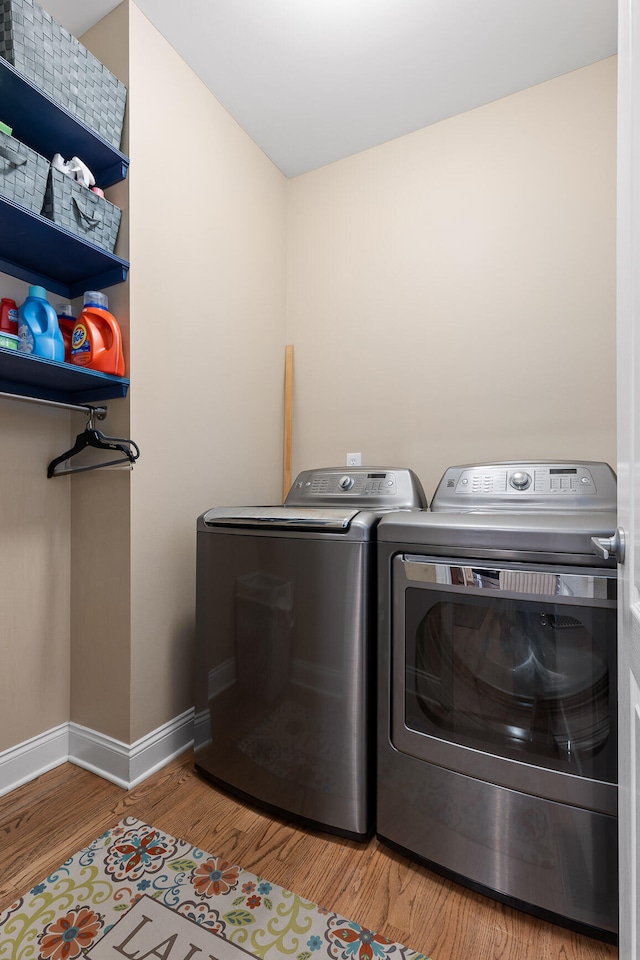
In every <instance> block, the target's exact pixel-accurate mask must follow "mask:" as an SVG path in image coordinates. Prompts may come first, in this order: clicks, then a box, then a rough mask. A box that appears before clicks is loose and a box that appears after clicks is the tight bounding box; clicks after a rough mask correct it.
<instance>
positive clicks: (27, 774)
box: [0, 723, 69, 797]
mask: <svg viewBox="0 0 640 960" xmlns="http://www.w3.org/2000/svg"><path fill="white" fill-rule="evenodd" d="M68 759H69V724H68V723H61V724H60V726H59V727H53V729H51V730H47V731H46V732H45V733H41V734H39V735H38V736H37V737H32V739H31V740H25V741H24V743H19V744H18V746H16V747H11V748H10V749H9V750H4V751H3V752H2V753H0V797H1V796H3V794H5V793H9V792H10V791H11V790H15V788H16V787H20V786H22V784H23V783H28V782H29V780H35V778H36V777H39V776H40V775H41V774H42V773H46V772H47V770H53V768H54V767H59V766H60V764H61V763H64V762H65V761H66V760H68Z"/></svg>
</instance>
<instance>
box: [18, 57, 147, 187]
mask: <svg viewBox="0 0 640 960" xmlns="http://www.w3.org/2000/svg"><path fill="white" fill-rule="evenodd" d="M0 109H1V115H0V120H3V121H4V122H5V123H8V124H9V126H10V127H13V135H14V137H16V139H18V140H20V141H21V142H22V143H26V145H27V146H28V147H31V149H32V150H35V151H36V153H39V154H40V155H41V156H43V157H46V158H47V160H52V158H53V155H54V153H61V154H62V156H63V157H64V159H65V160H69V159H70V158H71V157H80V159H81V160H82V161H83V162H84V163H86V165H87V166H88V167H89V169H90V170H91V172H92V173H93V175H94V177H95V178H96V183H97V184H98V186H99V187H110V186H111V185H112V184H114V183H118V182H119V181H120V180H124V179H125V178H126V176H127V170H128V168H129V160H128V158H127V157H125V155H124V154H123V153H120V151H119V150H116V148H115V147H112V146H111V144H110V143H107V141H106V140H104V139H103V138H102V137H101V136H100V134H98V133H95V132H94V131H93V130H91V129H90V128H89V127H87V126H85V124H84V123H82V121H81V120H78V119H76V117H74V116H73V115H72V114H71V113H69V111H68V110H65V109H64V107H61V106H60V105H59V104H58V103H56V102H55V100H52V99H51V97H49V96H48V94H46V93H45V92H44V91H43V90H40V89H39V88H38V87H36V86H35V85H34V84H33V83H31V81H30V80H27V78H26V77H23V76H22V74H21V73H19V72H18V71H17V70H16V69H15V67H12V66H11V64H10V63H8V62H7V61H6V60H5V59H4V57H0Z"/></svg>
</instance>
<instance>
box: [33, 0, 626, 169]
mask: <svg viewBox="0 0 640 960" xmlns="http://www.w3.org/2000/svg"><path fill="white" fill-rule="evenodd" d="M119 2H120V0H82V2H81V3H78V0H43V5H44V6H45V7H46V9H47V10H49V12H50V13H51V14H52V15H53V16H54V17H55V18H56V19H57V20H59V21H60V22H61V23H63V24H64V25H65V26H66V27H67V29H68V30H69V31H70V32H71V33H73V34H74V35H75V36H79V35H80V34H82V33H83V32H84V31H85V30H86V29H87V28H88V27H90V26H92V25H93V24H94V23H96V22H97V21H98V20H100V19H101V18H102V17H103V16H104V15H105V14H106V13H108V12H109V11H110V10H111V9H113V8H114V7H115V6H117V5H118V3H119ZM135 2H136V4H137V6H138V7H139V8H140V9H141V10H142V11H143V13H145V14H146V16H147V17H148V18H149V20H151V22H152V23H153V24H154V25H155V26H156V27H157V29H158V30H159V31H160V33H162V34H163V35H164V36H165V37H166V39H167V40H168V41H169V42H170V43H171V44H172V46H173V47H174V48H175V49H176V50H177V51H178V53H180V55H181V56H182V57H183V59H184V60H185V61H186V62H187V63H188V64H189V65H190V66H191V67H192V69H193V70H194V71H195V72H196V73H197V74H198V75H199V76H200V78H201V79H202V80H203V81H204V83H205V84H206V85H207V86H208V87H209V89H210V90H211V91H212V92H213V93H214V94H215V96H216V97H217V98H218V100H219V101H220V102H221V103H222V104H223V105H224V106H225V107H226V109H227V110H228V111H229V113H231V114H232V116H233V117H235V119H236V120H237V121H238V123H239V124H240V125H241V126H242V127H243V129H244V130H245V131H246V132H247V133H248V134H249V136H251V137H252V139H253V140H254V141H255V142H256V143H257V144H258V145H259V146H260V147H261V148H262V150H264V152H265V153H266V154H267V155H268V156H269V157H270V158H271V159H272V160H273V162H274V163H275V164H276V165H277V166H278V167H279V168H280V170H282V172H283V173H284V174H286V176H288V177H292V176H296V175H297V174H300V173H305V172H306V171H308V170H312V169H314V168H316V167H320V166H323V165H324V164H326V163H331V162H332V161H334V160H339V159H342V158H343V157H346V156H349V155H350V154H353V153H358V152H359V151H361V150H365V149H367V148H368V147H371V146H375V145H377V144H380V143H384V142H386V141H387V140H392V139H394V138H395V137H398V136H402V135H403V134H406V133H410V132H412V131H413V130H418V129H420V128H421V127H425V126H427V125H429V124H431V123H435V122H437V121H438V120H442V119H444V118H445V117H450V116H454V115H455V114H458V113H462V112H464V111H465V110H471V109H473V108H474V107H477V106H480V105H481V104H484V103H489V102H491V101H492V100H497V99H499V98H500V97H504V96H507V95H509V94H511V93H515V92H517V91H518V90H523V89H525V88H526V87H529V86H532V85H533V84H536V83H541V82H543V81H544V80H549V79H551V78H552V77H557V76H560V75H561V74H563V73H568V72H569V71H571V70H576V69H578V68H579V67H583V66H586V65H587V64H589V63H594V62H595V61H596V60H602V59H604V58H605V57H609V56H612V55H613V54H615V53H616V50H617V2H616V0H180V3H179V4H176V3H175V0H135Z"/></svg>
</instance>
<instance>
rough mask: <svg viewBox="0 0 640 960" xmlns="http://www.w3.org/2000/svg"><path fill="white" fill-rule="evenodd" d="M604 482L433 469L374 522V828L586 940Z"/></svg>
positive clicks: (591, 911)
mask: <svg viewBox="0 0 640 960" xmlns="http://www.w3.org/2000/svg"><path fill="white" fill-rule="evenodd" d="M615 530H616V480H615V475H614V473H613V471H612V470H611V468H610V467H609V466H608V465H607V464H604V463H593V462H573V461H546V462H542V461H526V462H503V463H489V464H472V465H466V466H458V467H451V468H449V469H448V470H447V471H446V472H445V474H444V476H443V478H442V480H441V482H440V484H439V486H438V488H437V490H436V493H435V495H434V497H433V501H432V503H431V511H430V512H428V513H421V514H415V515H412V516H402V515H400V514H395V515H390V516H387V517H384V518H383V520H382V521H381V522H380V524H379V527H378V556H379V583H380V611H379V616H380V623H381V636H380V660H379V701H380V706H379V727H378V823H377V830H378V836H379V837H380V839H381V840H383V841H384V842H385V843H388V844H389V845H391V846H393V847H395V848H396V849H399V850H401V851H403V852H404V853H408V854H409V855H410V856H412V857H414V858H417V859H419V860H421V861H423V862H425V863H426V864H427V865H428V866H430V867H431V868H432V869H434V870H436V871H438V872H440V873H442V874H444V875H446V876H448V877H450V878H452V879H454V880H457V881H459V882H461V883H463V884H466V885H468V886H471V887H473V888H474V889H476V890H480V891H482V892H484V893H487V894H489V895H490V896H493V897H495V898H497V899H500V900H503V901H504V902H506V903H509V904H512V905H514V906H517V907H520V908H522V909H525V910H527V911H529V912H533V913H537V914H539V915H541V916H543V917H545V918H547V919H549V920H552V921H555V922H557V923H561V924H564V925H566V926H570V927H573V928H574V929H578V930H580V931H581V932H583V933H587V934H590V935H592V936H600V937H602V938H603V939H610V940H615V936H616V931H617V822H616V811H617V737H616V703H617V685H616V643H617V629H616V592H617V582H616V579H617V576H616V575H617V570H616V561H615V557H614V556H613V550H614V549H615Z"/></svg>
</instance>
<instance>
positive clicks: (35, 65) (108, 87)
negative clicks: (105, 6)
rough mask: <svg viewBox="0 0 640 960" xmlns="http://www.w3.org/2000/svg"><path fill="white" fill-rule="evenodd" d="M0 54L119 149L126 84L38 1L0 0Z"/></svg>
mask: <svg viewBox="0 0 640 960" xmlns="http://www.w3.org/2000/svg"><path fill="white" fill-rule="evenodd" d="M0 56H2V57H4V58H5V60H8V61H9V63H10V64H11V65H12V66H14V67H15V68H16V70H19V71H20V73H22V74H23V75H24V76H25V77H27V78H28V79H29V80H31V81H32V82H33V83H34V84H35V85H36V86H37V87H39V88H40V89H41V90H44V92H45V93H47V94H48V95H49V96H50V97H51V98H52V100H55V101H56V103H59V104H60V105H61V106H63V107H64V108H65V109H66V110H68V111H69V112H70V113H72V114H73V115H74V116H75V117H77V118H78V120H81V121H82V122H83V123H85V124H86V125H87V126H88V127H90V128H91V129H92V130H95V132H96V133H99V134H100V136H101V137H103V139H105V140H106V141H107V143H110V144H111V145H112V146H114V147H115V148H116V149H119V147H120V138H121V136H122V125H123V122H124V108H125V103H126V99H127V88H126V87H125V85H124V84H123V83H121V82H120V80H118V79H117V77H114V75H113V74H112V73H110V71H109V70H107V68H106V67H105V66H104V65H103V64H102V63H100V61H99V60H98V59H97V58H96V57H94V56H93V54H92V53H89V51H88V50H87V49H86V47H83V46H82V44H81V43H80V42H79V41H78V40H76V38H75V37H72V36H71V34H70V33H69V32H68V31H67V30H65V28H64V27H63V26H62V25H61V24H59V23H58V22H57V21H56V20H54V19H53V17H52V16H51V14H49V13H47V11H46V10H43V9H42V7H41V6H40V4H39V3H37V2H36V0H0Z"/></svg>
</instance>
